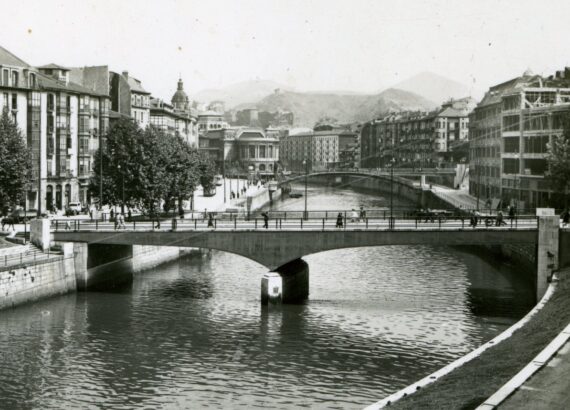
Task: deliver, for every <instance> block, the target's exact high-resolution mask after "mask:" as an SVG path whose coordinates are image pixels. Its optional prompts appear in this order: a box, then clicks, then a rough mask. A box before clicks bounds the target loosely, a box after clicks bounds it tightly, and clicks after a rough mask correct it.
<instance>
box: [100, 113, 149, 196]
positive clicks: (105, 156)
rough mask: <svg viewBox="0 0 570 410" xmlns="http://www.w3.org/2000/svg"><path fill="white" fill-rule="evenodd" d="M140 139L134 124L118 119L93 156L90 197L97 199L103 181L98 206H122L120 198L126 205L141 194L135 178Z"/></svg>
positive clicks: (138, 160) (138, 159)
mask: <svg viewBox="0 0 570 410" xmlns="http://www.w3.org/2000/svg"><path fill="white" fill-rule="evenodd" d="M141 135H142V131H141V129H140V128H139V127H138V125H137V124H136V122H134V121H133V120H130V119H127V118H121V119H119V120H118V121H117V122H116V123H115V124H114V125H113V127H111V129H110V130H109V132H108V133H107V135H106V138H105V140H106V141H105V143H104V144H103V146H100V147H99V150H98V151H97V152H96V153H95V161H94V164H93V165H94V166H93V168H94V175H93V177H92V178H91V183H90V186H89V189H90V191H91V194H92V196H94V197H99V195H100V187H101V179H102V180H103V198H99V199H100V202H101V204H109V205H118V204H121V203H122V202H123V197H124V199H125V203H127V204H129V203H132V204H134V203H136V202H137V201H138V200H139V198H140V196H141V192H140V189H139V187H138V186H137V185H136V182H137V179H136V176H137V175H138V174H139V173H140V167H141V163H140V160H141V155H142V153H141V150H140V146H139V141H140V139H141ZM101 150H102V151H103V152H101ZM101 161H102V162H103V167H102V168H103V169H101ZM101 171H102V175H101Z"/></svg>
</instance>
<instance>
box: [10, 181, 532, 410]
mask: <svg viewBox="0 0 570 410" xmlns="http://www.w3.org/2000/svg"><path fill="white" fill-rule="evenodd" d="M311 189H312V190H314V192H313V195H316V198H312V200H313V199H314V202H315V203H318V202H319V201H321V200H322V201H325V202H326V201H331V200H333V199H335V200H336V204H338V206H339V207H344V208H349V209H350V208H351V207H353V206H356V205H357V204H360V203H363V204H365V206H368V204H369V202H368V201H372V202H373V201H381V200H379V199H378V198H376V197H372V196H369V195H368V194H359V195H354V194H352V195H349V194H348V193H345V192H344V191H341V192H340V193H339V194H335V193H331V192H328V191H327V190H324V192H322V195H323V197H324V198H325V199H319V198H320V196H319V195H321V194H319V193H318V189H317V188H314V187H312V188H311ZM351 201H352V202H351ZM310 203H311V202H310ZM284 205H287V202H285V203H284ZM287 206H289V205H287ZM306 260H307V262H308V263H309V266H310V299H309V300H308V301H307V302H306V303H305V304H301V305H286V306H283V307H282V308H281V309H280V310H267V309H262V308H261V307H260V294H259V292H260V277H261V275H262V274H263V273H264V272H265V268H263V267H262V266H260V265H258V264H256V263H255V262H252V261H250V260H247V259H245V258H242V257H239V256H236V255H232V254H228V253H223V252H216V251H214V252H211V253H210V256H209V257H208V256H207V255H203V256H191V257H187V258H184V259H181V260H179V261H176V262H173V263H169V264H167V265H164V266H161V267H160V268H157V269H154V270H152V271H148V272H145V273H144V274H141V275H138V276H137V277H136V278H135V281H134V283H133V284H132V287H131V288H129V289H123V290H122V291H121V292H117V293H104V292H98V293H86V294H78V295H69V296H65V297H60V298H55V299H51V300H48V301H44V302H40V303H37V304H34V305H30V306H25V307H21V308H17V309H14V310H8V311H3V312H2V314H1V315H0V351H1V352H2V358H3V361H2V366H1V367H0V397H2V405H1V406H0V407H5V408H38V409H61V408H97V409H135V408H149V409H150V408H152V409H154V408H207V407H213V408H278V409H290V408H298V407H301V408H303V407H305V408H342V409H345V408H361V407H363V406H364V405H366V404H368V403H370V402H373V401H375V400H377V399H379V398H381V397H382V396H384V395H387V394H389V393H391V392H393V391H395V390H396V389H398V388H401V387H403V386H405V385H407V384H409V383H411V382H413V381H415V380H417V379H419V378H421V377H423V376H425V375H426V374H428V373H430V372H432V371H434V370H436V369H437V368H439V367H441V366H442V365H444V364H446V363H448V362H449V361H451V360H453V359H455V358H456V357H458V356H460V355H462V354H464V353H466V352H468V351H470V350H472V349H473V348H474V347H476V346H478V345H480V344H482V343H484V342H485V341H487V340H489V339H490V338H491V337H493V336H494V335H496V334H497V333H498V332H500V331H501V330H503V329H505V328H506V327H507V326H508V325H509V324H511V323H512V322H514V321H515V320H516V319H517V318H519V317H520V316H522V315H523V314H524V313H525V312H526V311H527V310H528V309H529V308H530V306H531V304H532V292H531V290H530V286H528V284H527V283H526V282H525V281H524V280H522V279H521V278H520V277H518V276H517V272H516V271H515V270H513V269H510V268H509V267H502V266H498V264H497V263H496V262H493V261H489V260H481V259H480V258H478V257H477V256H476V255H474V254H473V253H466V252H464V251H462V250H460V249H454V248H445V247H429V246H419V247H412V246H397V247H391V246H386V247H378V248H357V249H341V250H336V251H329V252H323V253H319V254H315V255H310V256H308V257H306Z"/></svg>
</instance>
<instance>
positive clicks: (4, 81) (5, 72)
mask: <svg viewBox="0 0 570 410" xmlns="http://www.w3.org/2000/svg"><path fill="white" fill-rule="evenodd" d="M9 78H10V72H9V71H8V70H2V85H3V86H5V87H8V86H9V85H10V84H9V82H10V81H9Z"/></svg>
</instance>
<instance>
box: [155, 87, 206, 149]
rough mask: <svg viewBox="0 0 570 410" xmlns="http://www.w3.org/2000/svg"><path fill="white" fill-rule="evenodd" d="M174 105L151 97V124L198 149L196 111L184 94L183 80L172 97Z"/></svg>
mask: <svg viewBox="0 0 570 410" xmlns="http://www.w3.org/2000/svg"><path fill="white" fill-rule="evenodd" d="M171 101H172V104H168V103H166V102H164V101H162V100H161V99H158V98H152V97H151V106H150V124H151V125H152V126H154V127H156V128H158V129H160V130H161V131H163V132H164V133H166V134H169V135H174V136H178V137H180V138H182V139H183V140H184V141H185V142H186V143H187V144H188V145H190V146H192V147H198V126H197V115H196V111H195V110H194V109H193V108H192V106H191V104H190V99H189V98H188V96H187V95H186V92H184V84H183V82H182V79H179V80H178V86H177V90H176V92H175V93H174V95H173V96H172V100H171Z"/></svg>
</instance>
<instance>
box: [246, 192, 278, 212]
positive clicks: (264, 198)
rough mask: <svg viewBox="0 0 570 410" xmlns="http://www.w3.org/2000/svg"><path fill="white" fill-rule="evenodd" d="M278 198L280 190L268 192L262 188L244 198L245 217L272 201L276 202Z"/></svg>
mask: <svg viewBox="0 0 570 410" xmlns="http://www.w3.org/2000/svg"><path fill="white" fill-rule="evenodd" d="M279 198H281V188H278V189H277V190H276V191H274V192H269V189H267V188H263V189H260V190H258V191H256V192H255V193H253V194H252V195H248V196H247V198H246V201H247V202H246V212H247V215H251V214H252V213H254V212H257V211H258V210H260V209H261V208H263V207H264V206H266V205H269V204H270V203H271V202H272V201H276V200H278V199H279Z"/></svg>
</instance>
